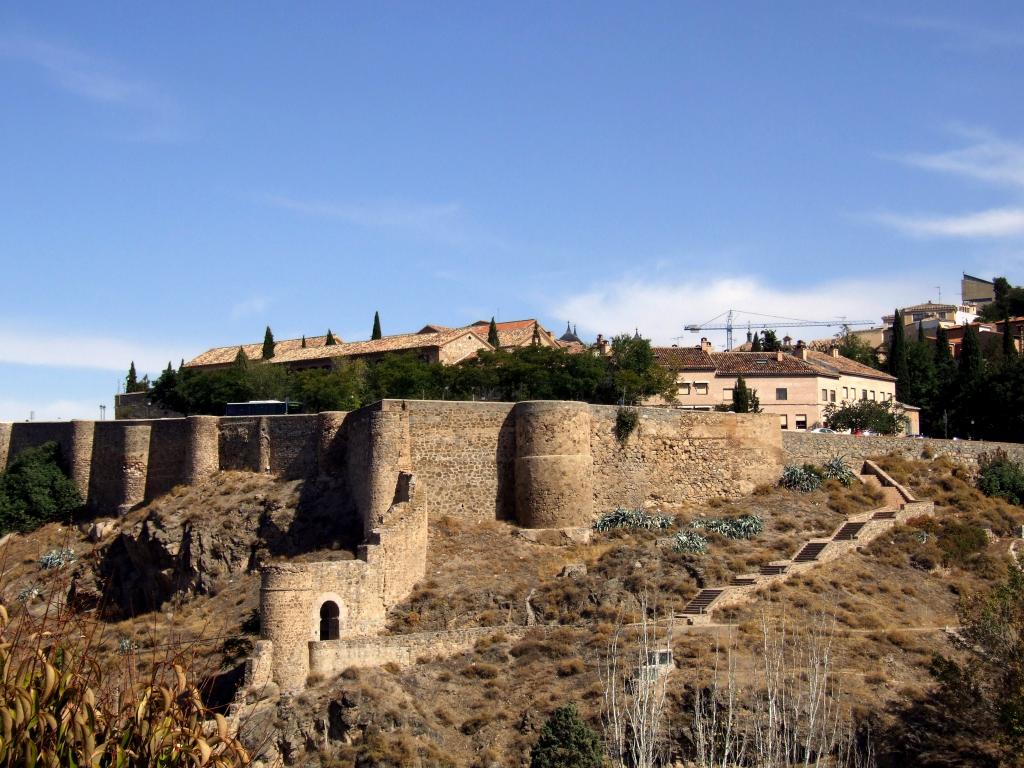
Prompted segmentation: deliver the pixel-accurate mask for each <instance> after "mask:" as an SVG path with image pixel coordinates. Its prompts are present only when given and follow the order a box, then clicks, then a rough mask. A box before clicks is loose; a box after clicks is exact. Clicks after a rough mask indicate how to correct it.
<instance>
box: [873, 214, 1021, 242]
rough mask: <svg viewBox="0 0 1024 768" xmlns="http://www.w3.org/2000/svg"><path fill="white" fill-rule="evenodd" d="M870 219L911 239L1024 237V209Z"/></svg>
mask: <svg viewBox="0 0 1024 768" xmlns="http://www.w3.org/2000/svg"><path fill="white" fill-rule="evenodd" d="M873 218H875V219H876V220H877V221H879V222H880V223H882V224H885V225H887V226H890V227H892V228H893V229H896V230H898V231H900V232H902V233H903V234H906V235H910V236H911V237H958V238H968V239H984V238H1005V237H1017V236H1020V235H1024V208H993V209H991V210H987V211H978V212H976V213H967V214H964V215H962V216H904V215H899V214H892V213H880V214H876V215H875V216H874V217H873Z"/></svg>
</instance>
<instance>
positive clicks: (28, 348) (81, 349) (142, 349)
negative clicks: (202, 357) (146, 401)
mask: <svg viewBox="0 0 1024 768" xmlns="http://www.w3.org/2000/svg"><path fill="white" fill-rule="evenodd" d="M183 354H187V353H186V352H185V351H184V350H182V349H181V348H176V347H170V346H165V345H163V344H150V343H149V342H143V341H133V340H129V339H119V338H111V337H103V336H92V335H79V336H69V335H66V334H59V335H58V334H49V333H39V332H34V331H32V330H27V329H23V328H12V327H6V328H5V327H0V363H18V364H21V365H42V366H52V367H61V368H94V369H101V370H110V371H126V370H127V369H128V364H129V363H130V362H132V361H133V360H134V361H135V366H136V368H137V369H138V370H139V372H140V374H141V373H144V372H153V373H157V372H159V371H161V370H163V369H164V367H165V366H166V365H167V363H168V361H174V362H175V363H176V362H177V361H178V360H179V359H180V358H181V357H182V356H183Z"/></svg>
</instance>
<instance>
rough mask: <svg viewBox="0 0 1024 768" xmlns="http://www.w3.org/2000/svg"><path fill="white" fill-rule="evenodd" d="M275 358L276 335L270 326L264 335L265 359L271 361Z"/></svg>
mask: <svg viewBox="0 0 1024 768" xmlns="http://www.w3.org/2000/svg"><path fill="white" fill-rule="evenodd" d="M273 356H274V334H273V333H272V332H271V330H270V326H269V325H268V326H267V330H266V331H264V333H263V359H264V360H269V359H270V358H272V357H273Z"/></svg>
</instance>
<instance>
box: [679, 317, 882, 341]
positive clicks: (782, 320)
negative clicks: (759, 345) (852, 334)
mask: <svg viewBox="0 0 1024 768" xmlns="http://www.w3.org/2000/svg"><path fill="white" fill-rule="evenodd" d="M741 314H742V315H751V316H753V317H764V318H768V319H770V320H771V321H772V322H766V323H751V322H749V321H748V322H747V323H746V326H747V330H748V331H749V330H751V329H753V328H808V327H812V326H836V325H874V322H873V321H871V320H847V319H846V318H844V317H840V318H836V319H835V320H801V319H800V318H797V317H776V316H775V315H762V314H758V313H757V312H744V311H743V310H739V309H730V310H728V311H726V312H723V313H722V314H720V315H716V316H715V317H712V318H711V319H710V320H708V321H707V322H706V323H691V324H689V325H686V326H683V329H684V330H687V331H692V332H694V333H699V332H701V331H725V347H726V349H730V350H731V349H732V331H733V328H734V327H735V325H736V323H735V320H736V316H737V315H741ZM722 317H724V318H725V322H724V323H721V324H718V325H715V321H716V320H719V319H720V318H722ZM740 325H742V323H740Z"/></svg>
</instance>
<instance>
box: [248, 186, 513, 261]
mask: <svg viewBox="0 0 1024 768" xmlns="http://www.w3.org/2000/svg"><path fill="white" fill-rule="evenodd" d="M263 200H264V202H265V203H267V204H268V205H271V206H273V207H275V208H280V209H281V210H285V211H291V212H292V213H297V214H300V215H303V216H310V217H315V218H320V219H332V220H334V221H341V222H345V223H347V224H352V225H354V226H357V227H361V228H364V229H372V230H377V231H380V232H389V233H397V234H404V235H412V236H414V237H420V238H425V239H429V240H435V241H438V242H442V243H446V244H449V245H460V246H462V245H486V246H489V247H493V248H498V249H501V250H507V248H508V246H507V245H506V244H505V243H504V242H503V241H501V240H500V239H499V238H497V237H495V236H493V235H491V234H490V233H488V232H486V231H484V230H483V229H482V228H481V227H480V226H479V225H477V224H476V223H474V222H473V221H472V219H471V217H470V216H469V214H468V213H467V211H466V210H465V208H464V207H463V205H462V204H461V203H457V202H447V203H412V202H400V201H377V202H369V203H366V202H358V203H357V202H335V201H329V200H310V199H303V198H296V197H290V196H287V195H267V196H265V197H264V198H263Z"/></svg>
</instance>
